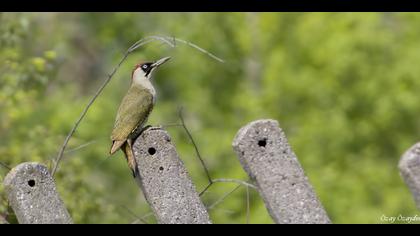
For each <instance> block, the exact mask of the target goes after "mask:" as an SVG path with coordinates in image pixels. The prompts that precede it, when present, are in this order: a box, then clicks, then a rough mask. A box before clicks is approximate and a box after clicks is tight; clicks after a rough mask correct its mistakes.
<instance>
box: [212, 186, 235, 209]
mask: <svg viewBox="0 0 420 236" xmlns="http://www.w3.org/2000/svg"><path fill="white" fill-rule="evenodd" d="M241 186H242V185H241V184H238V186H236V187H235V188H234V189H232V190H231V191H229V192H228V193H226V194H225V195H223V196H222V197H221V198H219V199H217V201H215V202H214V203H213V204H211V205H210V206H208V207H207V210H211V209H213V208H214V207H215V206H217V205H219V204H220V203H221V202H223V201H224V200H225V199H226V198H227V197H229V195H231V194H232V193H233V192H235V191H236V190H238V189H239V188H240V187H241Z"/></svg>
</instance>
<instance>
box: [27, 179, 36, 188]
mask: <svg viewBox="0 0 420 236" xmlns="http://www.w3.org/2000/svg"><path fill="white" fill-rule="evenodd" d="M28 185H29V186H30V187H34V186H35V180H33V179H31V180H29V181H28Z"/></svg>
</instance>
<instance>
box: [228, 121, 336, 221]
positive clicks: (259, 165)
mask: <svg viewBox="0 0 420 236" xmlns="http://www.w3.org/2000/svg"><path fill="white" fill-rule="evenodd" d="M233 148H234V150H235V152H236V153H237V155H238V158H239V161H240V162H241V164H242V166H243V167H244V169H245V171H246V172H247V173H248V175H249V176H250V177H251V179H253V180H254V181H255V183H256V185H257V188H258V191H259V193H260V195H261V196H262V198H263V200H264V202H265V205H266V207H267V209H268V212H269V213H270V215H271V217H272V218H273V220H274V221H275V222H276V223H280V224H283V223H292V224H293V223H330V219H329V217H328V215H327V213H326V212H325V210H324V208H323V206H322V205H321V203H320V201H319V200H318V198H317V196H316V194H315V192H314V190H313V188H312V186H311V184H310V183H309V182H308V179H307V177H306V176H305V174H304V171H303V169H302V167H301V165H300V164H299V161H298V159H297V157H296V155H295V154H294V153H293V151H292V149H291V147H290V146H289V143H288V141H287V138H286V136H285V134H284V132H283V131H282V130H281V129H280V128H279V124H278V122H277V121H275V120H257V121H254V122H251V123H249V124H248V125H246V126H244V127H242V128H241V129H240V130H239V131H238V133H237V135H236V137H235V139H234V141H233Z"/></svg>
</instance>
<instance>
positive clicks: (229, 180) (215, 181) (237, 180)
mask: <svg viewBox="0 0 420 236" xmlns="http://www.w3.org/2000/svg"><path fill="white" fill-rule="evenodd" d="M213 183H237V184H240V185H243V186H246V187H250V188H253V189H257V187H256V186H255V185H253V184H250V183H248V182H245V181H242V180H239V179H213Z"/></svg>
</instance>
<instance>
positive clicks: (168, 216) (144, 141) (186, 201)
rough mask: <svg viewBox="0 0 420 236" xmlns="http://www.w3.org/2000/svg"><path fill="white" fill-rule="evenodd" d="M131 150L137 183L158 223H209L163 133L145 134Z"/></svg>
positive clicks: (151, 132) (202, 206) (157, 130)
mask: <svg viewBox="0 0 420 236" xmlns="http://www.w3.org/2000/svg"><path fill="white" fill-rule="evenodd" d="M133 150H134V156H135V159H136V161H137V166H138V169H139V177H138V178H137V180H138V183H139V185H140V187H141V188H142V190H143V193H144V195H145V198H146V200H147V201H148V203H149V205H150V206H151V208H152V210H153V213H154V214H155V216H156V218H157V220H158V222H159V223H161V224H209V223H211V222H210V218H209V215H208V213H207V210H206V208H205V206H204V204H203V203H202V202H201V200H200V197H199V195H198V193H197V191H196V189H195V187H194V185H193V183H192V181H191V179H190V177H189V175H188V172H187V170H186V169H185V166H184V164H183V162H182V160H181V159H180V158H179V156H178V154H177V151H176V149H175V147H174V145H173V144H172V143H171V138H170V136H169V134H168V133H167V132H166V131H164V130H161V129H148V130H146V131H144V132H143V133H142V134H141V135H140V136H139V137H138V138H137V140H136V141H135V143H134V145H133Z"/></svg>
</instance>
